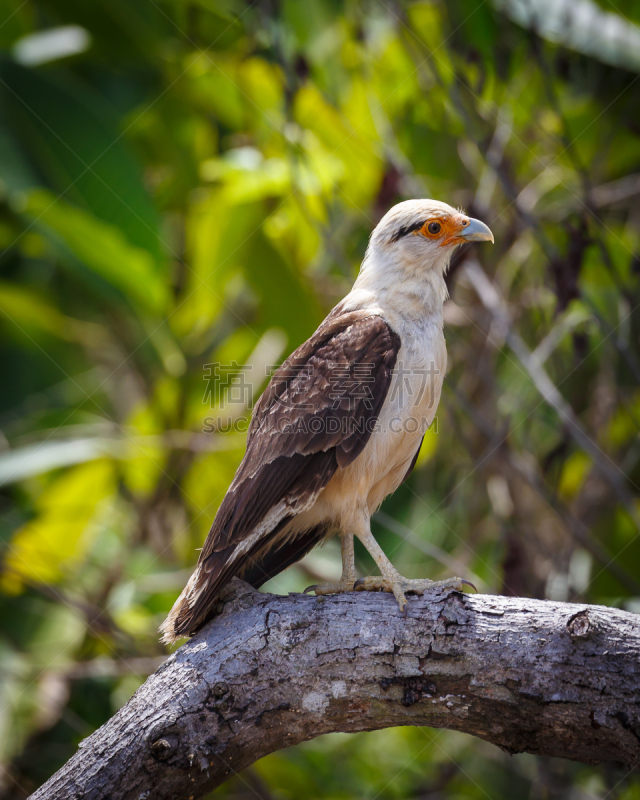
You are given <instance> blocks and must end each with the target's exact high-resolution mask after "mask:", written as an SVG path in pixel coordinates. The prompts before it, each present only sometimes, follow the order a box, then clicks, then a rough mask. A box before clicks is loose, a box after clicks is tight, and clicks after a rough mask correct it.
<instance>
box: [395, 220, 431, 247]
mask: <svg viewBox="0 0 640 800" xmlns="http://www.w3.org/2000/svg"><path fill="white" fill-rule="evenodd" d="M423 225H424V222H414V223H413V225H407V226H406V227H404V228H398V230H397V231H396V232H395V233H394V234H393V236H392V237H391V239H389V242H397V241H398V239H402V237H403V236H408V235H409V234H410V233H413V232H414V231H419V230H420V228H421V227H422V226H423Z"/></svg>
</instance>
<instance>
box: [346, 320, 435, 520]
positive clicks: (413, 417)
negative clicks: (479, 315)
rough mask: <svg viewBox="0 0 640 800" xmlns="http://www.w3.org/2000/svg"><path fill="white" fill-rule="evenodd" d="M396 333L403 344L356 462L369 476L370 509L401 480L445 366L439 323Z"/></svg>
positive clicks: (430, 414)
mask: <svg viewBox="0 0 640 800" xmlns="http://www.w3.org/2000/svg"><path fill="white" fill-rule="evenodd" d="M403 334H404V335H403ZM400 335H401V340H402V346H401V348H400V351H399V353H398V359H397V362H396V365H395V368H394V373H393V378H392V381H391V386H390V388H389V393H388V395H387V398H386V400H385V403H384V405H383V407H382V410H381V413H380V417H379V420H378V426H377V430H376V432H375V433H374V435H373V436H372V437H371V439H370V441H369V443H368V444H367V447H366V448H365V450H364V452H363V454H362V455H363V456H364V459H363V462H362V463H361V465H360V466H361V470H362V471H363V472H364V471H365V470H366V473H367V475H369V476H370V478H369V482H370V484H371V487H370V489H369V494H370V498H369V501H370V502H369V504H370V505H372V506H373V507H377V506H378V505H379V504H380V503H381V502H382V500H383V499H384V497H386V495H387V494H389V493H390V492H393V491H394V490H395V489H396V488H397V487H398V486H399V485H400V483H401V482H402V480H403V479H404V477H405V475H406V473H407V470H408V469H409V466H410V464H411V462H412V460H413V458H414V456H415V455H416V452H417V450H418V447H419V446H420V442H421V441H422V437H423V436H424V434H425V432H426V431H427V429H428V428H429V426H430V425H431V423H432V422H433V419H434V417H435V414H436V411H437V408H438V402H439V400H440V393H441V391H442V382H443V380H444V374H445V371H446V365H447V351H446V346H445V341H444V336H443V334H442V329H441V328H440V327H439V326H436V325H425V326H421V327H418V326H415V327H413V328H407V329H405V330H404V331H403V333H401V334H400ZM354 466H355V464H354Z"/></svg>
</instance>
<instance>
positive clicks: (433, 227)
mask: <svg viewBox="0 0 640 800" xmlns="http://www.w3.org/2000/svg"><path fill="white" fill-rule="evenodd" d="M441 229H442V225H441V224H440V223H439V222H430V223H429V224H428V225H427V230H428V231H429V233H430V234H432V235H434V236H435V234H436V233H440V230H441Z"/></svg>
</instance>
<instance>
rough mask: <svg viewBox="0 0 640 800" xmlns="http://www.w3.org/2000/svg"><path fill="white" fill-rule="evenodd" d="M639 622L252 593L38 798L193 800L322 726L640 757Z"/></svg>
mask: <svg viewBox="0 0 640 800" xmlns="http://www.w3.org/2000/svg"><path fill="white" fill-rule="evenodd" d="M639 653H640V620H639V619H638V617H636V616H634V615H633V614H630V613H627V612H623V611H617V610H615V609H610V608H604V607H602V606H586V605H570V604H567V603H553V602H545V601H539V600H526V599H517V598H515V599H514V598H506V597H494V596H488V595H467V594H465V595H461V594H458V593H455V592H453V593H448V594H435V593H434V594H431V595H425V596H424V597H421V598H412V599H411V600H410V604H409V613H408V617H407V619H404V618H403V617H402V615H401V614H400V613H399V611H398V607H397V604H396V602H395V600H394V598H393V596H391V595H386V594H375V595H371V594H369V595H367V594H362V593H358V594H355V593H352V594H346V595H341V596H335V597H324V598H315V597H309V596H305V595H290V596H288V597H279V596H274V595H267V594H260V593H258V592H255V591H254V590H253V589H251V588H250V587H249V586H248V585H247V584H245V583H242V582H241V581H238V580H234V581H233V584H232V586H231V588H230V590H229V595H228V600H227V603H226V605H225V609H224V613H223V614H222V615H221V616H219V617H218V618H217V619H215V620H214V621H213V622H211V623H209V624H208V625H207V626H206V627H205V628H204V629H203V630H202V631H201V632H200V633H199V634H198V635H197V636H195V637H194V638H193V639H191V640H190V641H189V642H188V643H187V644H185V645H184V646H183V647H181V648H180V649H179V650H178V651H177V652H176V653H174V654H173V655H172V656H170V657H169V658H168V659H167V661H166V663H164V664H163V665H162V666H161V667H160V669H158V671H157V672H156V673H155V674H154V675H152V676H151V677H150V678H149V679H148V681H147V682H146V683H145V684H144V686H142V687H141V688H140V689H139V690H138V692H136V694H135V695H134V696H133V697H132V698H131V700H130V701H129V702H128V703H127V705H126V706H124V708H122V709H121V710H120V711H119V712H118V713H117V714H116V715H115V716H114V717H113V718H112V719H111V720H110V721H109V722H107V723H106V724H105V725H103V727H102V728H100V729H99V730H98V731H96V732H95V733H94V734H93V735H92V736H90V737H89V738H88V739H85V740H84V741H83V742H82V743H81V745H80V748H79V750H78V752H77V754H76V755H75V756H74V757H73V758H72V759H71V760H70V761H69V762H68V763H67V765H66V766H65V767H63V768H62V769H61V770H60V771H59V772H58V773H57V774H56V775H54V776H53V777H52V778H51V779H50V780H49V781H48V782H47V783H46V784H45V785H44V786H43V787H41V788H40V789H39V790H38V791H37V792H35V794H33V795H32V798H34V799H35V798H38V799H41V798H42V799H43V798H47V800H57V799H58V798H59V799H60V800H63V798H64V800H74V799H75V800H80V798H82V799H83V800H98V798H103V799H104V800H107V798H108V799H109V800H118V799H119V798H136V800H143V798H149V799H150V798H154V800H161V799H162V798H173V800H176V799H177V800H181V798H185V799H186V798H198V797H201V796H202V795H203V794H205V793H206V792H208V791H210V790H211V789H213V788H215V787H216V786H218V785H219V784H221V783H223V782H224V781H225V780H226V779H227V778H228V777H229V776H230V775H231V774H232V773H234V772H237V771H239V770H241V769H243V768H244V767H246V766H248V765H249V764H251V763H252V762H254V761H256V760H257V759H259V758H261V757H262V756H265V755H267V754H268V753H271V752H273V751H274V750H279V749H281V748H283V747H287V746H289V745H292V744H297V743H298V742H302V741H305V740H307V739H312V738H313V737H315V736H318V735H320V734H323V733H329V732H331V731H371V730H376V729H378V728H386V727H390V726H395V725H429V726H432V727H438V728H454V729H456V730H459V731H466V732H467V733H471V734H473V735H474V736H479V737H481V738H483V739H486V740H487V741H489V742H493V743H494V744H496V745H498V746H499V747H502V748H503V749H506V750H508V751H509V752H511V753H518V752H523V751H526V752H529V753H544V754H547V755H554V756H564V757H567V758H573V759H577V760H579V761H584V762H587V763H596V762H599V761H606V760H613V761H618V762H623V763H625V764H633V765H635V764H637V763H638V762H639V761H640V693H639V691H638V688H639V676H640V662H639V660H638V655H639Z"/></svg>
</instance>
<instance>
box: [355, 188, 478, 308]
mask: <svg viewBox="0 0 640 800" xmlns="http://www.w3.org/2000/svg"><path fill="white" fill-rule="evenodd" d="M465 242H493V234H492V233H491V231H490V230H489V228H488V227H487V226H486V225H485V224H484V222H480V220H478V219H473V217H469V216H467V215H466V214H465V213H464V212H462V211H456V209H455V208H452V207H451V206H448V205H447V204H446V203H440V202H439V201H438V200H406V201H405V202H403V203H398V205H396V206H393V208H391V209H390V210H389V211H388V212H387V213H386V214H385V215H384V217H383V218H382V219H381V220H380V222H379V223H378V225H377V226H376V228H375V230H374V231H373V233H372V234H371V239H370V241H369V247H368V248H367V253H366V256H365V259H364V261H363V262H362V267H361V268H360V273H359V275H358V278H357V280H356V282H355V285H354V287H353V290H352V292H351V296H350V300H349V304H350V305H352V306H353V307H361V306H371V305H372V304H375V303H382V304H384V305H385V307H386V308H390V307H391V306H395V307H397V308H398V309H400V310H401V313H402V314H404V315H405V316H412V317H416V318H417V317H424V314H425V313H427V314H428V313H430V312H433V313H441V311H442V305H443V303H444V301H445V299H446V297H447V287H446V284H445V281H444V273H445V271H446V269H447V267H448V265H449V261H450V260H451V254H452V253H453V251H454V249H455V247H456V246H457V245H459V244H464V243H465Z"/></svg>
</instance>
